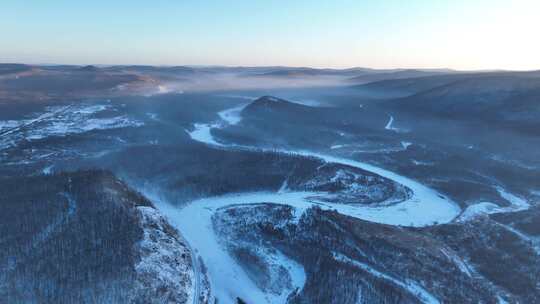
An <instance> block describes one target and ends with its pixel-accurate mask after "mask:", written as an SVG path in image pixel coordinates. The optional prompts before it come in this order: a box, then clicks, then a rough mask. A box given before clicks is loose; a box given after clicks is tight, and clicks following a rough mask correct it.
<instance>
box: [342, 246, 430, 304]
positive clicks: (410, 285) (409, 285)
mask: <svg viewBox="0 0 540 304" xmlns="http://www.w3.org/2000/svg"><path fill="white" fill-rule="evenodd" d="M333 255H334V259H335V260H336V261H340V262H343V263H348V264H351V265H354V266H356V267H358V268H360V269H362V270H364V271H367V272H369V273H371V274H372V275H374V276H376V277H378V278H380V279H383V280H387V281H391V282H392V283H394V284H396V285H398V286H399V287H401V288H403V289H405V290H407V291H409V292H410V293H411V294H412V295H414V296H415V297H417V298H418V299H419V300H420V301H421V302H423V303H426V304H438V303H440V302H439V300H437V298H435V297H434V296H433V295H432V294H431V293H429V292H428V291H427V290H425V289H424V288H423V287H422V286H421V285H420V284H418V283H416V282H414V281H412V280H407V281H401V280H398V279H396V278H394V277H392V276H390V275H388V274H385V273H382V272H380V271H378V270H376V269H374V268H373V267H371V266H369V265H368V264H365V263H362V262H359V261H356V260H353V259H351V258H349V257H348V256H345V255H343V254H341V253H336V252H334V253H333Z"/></svg>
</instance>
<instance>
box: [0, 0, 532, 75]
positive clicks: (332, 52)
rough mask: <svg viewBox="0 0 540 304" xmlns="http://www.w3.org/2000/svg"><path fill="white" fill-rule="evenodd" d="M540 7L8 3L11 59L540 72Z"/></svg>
mask: <svg viewBox="0 0 540 304" xmlns="http://www.w3.org/2000/svg"><path fill="white" fill-rule="evenodd" d="M539 12H540V1H539V0H452V1H446V0H407V1H405V0H380V1H371V0H370V1H364V0H333V1H331V0H310V1H307V0H290V1H282V0H271V1H260V0H229V1H226V0H213V1H209V0H198V1H196V0H193V1H192V0H168V1H166V0H154V1H148V0H146V1H139V0H129V1H128V0H115V1H111V0H93V1H72V0H25V1H21V0H1V1H0V28H1V30H0V62H22V63H56V64H149V65H228V66H270V65H272V66H273V65H283V66H310V67H333V68H346V67H371V68H453V69H460V70H478V69H507V70H533V69H540V55H539V54H540V39H539V37H538V36H539V35H540V34H539V32H540V18H539V17H538V14H539Z"/></svg>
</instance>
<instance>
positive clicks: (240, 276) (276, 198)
mask: <svg viewBox="0 0 540 304" xmlns="http://www.w3.org/2000/svg"><path fill="white" fill-rule="evenodd" d="M244 107H245V105H242V106H238V107H234V108H231V109H228V110H225V111H222V112H220V113H218V114H219V117H220V121H218V122H214V123H209V124H206V123H197V124H195V126H194V130H192V131H190V132H189V134H190V136H191V138H192V139H194V140H196V141H199V142H203V143H206V144H208V145H211V146H218V147H220V148H222V149H227V148H235V149H238V148H240V149H249V150H253V151H264V150H262V149H259V148H256V147H244V146H237V145H226V144H223V143H220V142H219V141H218V140H216V139H215V138H214V137H213V136H212V133H211V129H212V128H223V127H226V126H229V125H234V124H238V123H239V122H240V121H241V119H242V118H241V115H240V113H241V111H242V109H243V108H244ZM281 152H284V153H297V154H299V155H305V156H311V157H318V158H321V159H323V160H324V161H326V162H332V163H339V164H344V165H348V166H353V167H356V168H360V169H363V170H367V171H371V172H373V173H376V174H379V175H381V176H383V177H386V178H388V179H391V180H394V181H396V182H398V183H400V184H402V185H405V186H407V187H409V188H410V189H411V190H412V191H413V195H411V197H410V198H409V199H408V200H405V201H403V202H400V203H397V204H395V205H391V206H387V207H378V208H377V207H368V206H350V205H341V204H332V203H322V202H317V201H313V200H311V199H310V198H309V197H313V195H314V193H309V192H291V191H287V189H286V188H285V189H282V190H281V191H279V192H264V193H235V194H231V195H226V196H220V197H208V198H204V199H200V200H196V201H193V202H191V203H190V204H189V205H187V206H186V207H183V208H177V207H174V206H172V205H169V204H167V203H164V202H161V201H160V200H159V199H154V202H155V203H156V205H157V207H158V208H159V209H160V210H161V211H162V212H163V213H164V214H166V215H167V217H168V218H169V219H170V221H171V223H172V224H173V225H174V226H176V227H177V228H178V229H179V230H180V231H181V233H182V234H183V235H184V237H185V238H186V240H187V241H188V242H189V243H190V245H191V247H192V248H194V250H195V253H194V254H196V255H199V256H200V257H201V258H202V260H203V262H204V264H205V266H206V267H207V269H208V275H209V278H210V284H211V288H212V294H213V295H214V296H215V297H217V298H219V302H220V303H236V297H241V298H242V299H243V300H244V301H246V302H247V303H284V302H285V301H286V298H287V295H288V293H289V292H290V291H291V290H285V291H282V293H281V294H279V295H277V294H270V293H266V292H264V291H262V290H260V288H258V287H257V286H256V285H255V284H254V283H253V282H252V281H251V280H250V279H249V277H248V276H247V275H246V273H245V272H244V271H243V270H242V268H241V266H240V265H238V264H237V263H236V262H235V261H234V259H233V258H232V257H231V256H230V255H229V254H228V253H227V252H226V250H225V249H224V248H222V247H221V246H220V244H219V242H218V239H217V237H216V235H215V234H214V231H213V228H212V215H213V214H214V212H215V210H216V209H217V208H221V207H226V206H229V205H233V204H253V203H261V202H272V203H279V204H287V205H290V206H293V207H295V208H296V215H297V216H300V215H301V214H302V212H303V211H304V210H305V209H307V208H310V207H311V206H313V205H314V204H317V205H318V206H320V207H321V208H323V209H335V210H337V211H338V212H340V213H342V214H346V215H349V216H353V217H356V218H360V219H364V220H368V221H373V222H378V223H384V224H390V225H403V226H426V225H433V224H436V223H439V224H440V223H447V222H450V221H452V220H453V219H454V218H455V217H456V216H457V215H458V214H459V213H460V211H461V210H460V208H459V207H458V206H457V205H456V204H455V203H454V202H453V201H451V200H449V199H448V198H446V197H445V196H443V195H441V194H439V193H437V192H436V191H434V190H433V189H430V188H428V187H426V186H424V185H422V184H420V183H418V182H416V181H414V180H412V179H409V178H407V177H404V176H401V175H399V174H396V173H394V172H391V171H388V170H385V169H381V168H378V167H376V166H373V165H370V164H367V163H362V162H358V161H354V160H349V159H343V158H338V157H334V156H329V155H321V154H318V153H313V152H310V151H287V150H283V151H281ZM273 258H274V259H280V262H282V265H286V268H288V270H289V274H290V277H291V281H292V282H293V285H294V287H300V288H302V287H303V284H304V282H305V273H304V270H303V268H302V266H300V265H298V264H296V263H294V262H292V261H290V260H288V259H287V258H286V257H284V256H283V255H281V254H276V257H273Z"/></svg>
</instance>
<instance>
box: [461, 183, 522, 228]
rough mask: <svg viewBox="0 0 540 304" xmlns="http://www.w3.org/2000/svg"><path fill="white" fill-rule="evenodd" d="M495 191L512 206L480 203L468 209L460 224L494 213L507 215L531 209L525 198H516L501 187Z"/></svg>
mask: <svg viewBox="0 0 540 304" xmlns="http://www.w3.org/2000/svg"><path fill="white" fill-rule="evenodd" d="M495 189H496V190H497V192H499V196H500V197H501V198H503V199H505V200H506V201H508V202H509V203H510V206H507V207H500V206H499V205H497V204H494V203H491V202H480V203H476V204H474V205H471V206H469V207H467V209H465V210H464V211H463V213H462V214H461V215H460V216H459V218H458V219H457V220H458V221H460V222H465V221H470V220H472V219H474V218H476V217H479V216H483V215H488V214H494V213H506V212H517V211H523V210H527V209H529V208H530V204H529V203H528V202H527V201H526V200H525V199H523V198H521V197H519V196H516V195H515V194H512V193H510V192H508V191H506V190H505V189H504V188H502V187H500V186H496V187H495Z"/></svg>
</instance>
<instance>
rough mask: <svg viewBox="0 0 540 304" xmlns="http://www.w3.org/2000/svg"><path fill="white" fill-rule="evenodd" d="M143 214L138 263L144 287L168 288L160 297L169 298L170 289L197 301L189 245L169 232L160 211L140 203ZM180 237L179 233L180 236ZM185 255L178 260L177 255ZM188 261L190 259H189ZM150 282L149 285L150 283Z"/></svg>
mask: <svg viewBox="0 0 540 304" xmlns="http://www.w3.org/2000/svg"><path fill="white" fill-rule="evenodd" d="M137 210H138V211H139V212H140V214H141V226H142V227H143V233H144V236H143V239H142V240H141V241H140V242H139V244H138V246H139V251H140V254H141V260H140V261H139V262H138V263H137V264H136V265H135V271H136V272H137V274H138V276H137V278H138V283H139V284H140V285H141V288H151V289H152V290H158V289H165V290H167V294H164V295H163V298H162V299H161V300H162V301H163V302H166V301H167V299H168V298H169V295H168V294H169V293H174V298H176V299H182V300H185V301H183V302H182V303H195V301H194V298H195V297H196V296H197V295H196V294H195V288H194V284H195V273H194V269H193V266H194V265H192V264H191V260H190V258H191V254H192V253H190V252H189V249H188V248H187V247H186V246H185V245H183V244H182V243H180V242H179V240H178V239H176V238H175V237H174V236H172V235H170V234H169V233H167V232H166V228H165V225H166V221H165V218H164V217H163V216H162V215H161V213H160V212H159V211H158V210H156V209H154V208H152V207H146V206H140V207H137ZM178 237H179V236H178ZM181 256H185V257H186V258H185V259H184V260H183V261H182V260H178V257H181ZM188 261H189V262H188ZM149 285H150V286H149Z"/></svg>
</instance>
